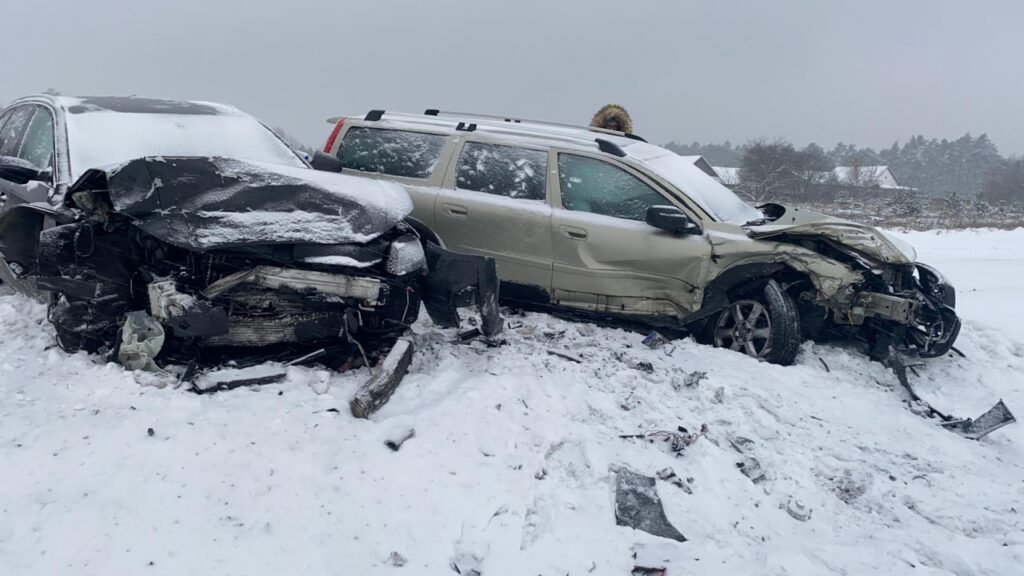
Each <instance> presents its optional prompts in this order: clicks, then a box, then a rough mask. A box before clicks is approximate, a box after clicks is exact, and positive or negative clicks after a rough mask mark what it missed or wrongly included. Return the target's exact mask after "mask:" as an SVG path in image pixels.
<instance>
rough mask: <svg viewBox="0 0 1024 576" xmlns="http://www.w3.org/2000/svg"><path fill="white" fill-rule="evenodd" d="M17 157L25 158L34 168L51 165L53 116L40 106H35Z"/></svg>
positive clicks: (43, 167)
mask: <svg viewBox="0 0 1024 576" xmlns="http://www.w3.org/2000/svg"><path fill="white" fill-rule="evenodd" d="M18 158H21V159H23V160H27V161H29V162H31V163H32V165H33V166H35V167H36V168H38V169H40V170H43V169H46V168H50V167H51V160H52V159H53V117H52V116H50V113H49V112H47V111H46V110H44V109H42V108H36V111H35V114H33V115H32V120H31V121H29V123H28V129H26V130H25V138H24V139H23V141H22V143H21V151H20V152H19V153H18Z"/></svg>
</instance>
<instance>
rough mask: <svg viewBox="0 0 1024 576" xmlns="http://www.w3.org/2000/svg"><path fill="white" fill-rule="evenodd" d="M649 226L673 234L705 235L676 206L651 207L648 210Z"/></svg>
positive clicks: (647, 219)
mask: <svg viewBox="0 0 1024 576" xmlns="http://www.w3.org/2000/svg"><path fill="white" fill-rule="evenodd" d="M646 221H647V224H648V225H650V226H654V227H655V228H657V229H659V230H664V231H666V232H671V233H673V234H695V235H696V234H703V233H704V230H703V229H701V227H700V224H697V223H696V222H694V221H693V220H690V217H689V216H687V215H686V214H684V213H683V211H682V210H680V209H679V208H676V207H675V206H651V207H649V208H648V209H647V217H646Z"/></svg>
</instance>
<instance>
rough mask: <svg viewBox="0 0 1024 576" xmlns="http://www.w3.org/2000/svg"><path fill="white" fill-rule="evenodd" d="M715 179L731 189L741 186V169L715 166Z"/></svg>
mask: <svg viewBox="0 0 1024 576" xmlns="http://www.w3.org/2000/svg"><path fill="white" fill-rule="evenodd" d="M712 169H713V170H714V172H715V174H714V176H715V179H716V180H718V181H719V182H721V183H722V184H725V185H726V186H728V187H729V188H735V187H736V186H739V184H740V169H739V168H738V167H736V166H713V167H712Z"/></svg>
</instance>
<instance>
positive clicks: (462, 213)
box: [444, 204, 469, 218]
mask: <svg viewBox="0 0 1024 576" xmlns="http://www.w3.org/2000/svg"><path fill="white" fill-rule="evenodd" d="M444 210H445V212H447V213H448V215H449V216H455V217H457V218H465V217H466V216H469V210H467V209H466V207H465V206H460V205H458V204H445V205H444Z"/></svg>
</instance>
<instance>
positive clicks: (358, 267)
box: [25, 158, 501, 367]
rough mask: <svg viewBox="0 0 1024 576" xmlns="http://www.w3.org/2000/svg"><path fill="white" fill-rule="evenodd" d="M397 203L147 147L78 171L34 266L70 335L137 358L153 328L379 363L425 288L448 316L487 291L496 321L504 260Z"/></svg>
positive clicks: (490, 327)
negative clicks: (455, 244) (472, 248)
mask: <svg viewBox="0 0 1024 576" xmlns="http://www.w3.org/2000/svg"><path fill="white" fill-rule="evenodd" d="M310 172H312V171H310ZM300 176H301V174H300ZM314 176H315V175H314ZM355 182H356V183H360V182H362V180H356V181H355ZM342 183H345V181H344V180H343V181H342ZM403 194H404V192H403ZM386 208H388V207H387V206H384V207H382V208H381V209H377V208H375V207H374V206H372V205H370V206H369V207H368V206H366V205H364V204H359V203H353V202H352V201H351V200H350V199H347V198H341V199H340V200H339V198H338V197H337V196H336V195H335V194H333V193H332V191H331V190H330V189H325V188H324V185H323V183H322V182H321V181H318V180H316V179H314V181H312V182H306V181H303V179H302V178H299V177H296V176H295V174H279V173H275V172H273V171H270V170H268V169H267V167H266V166H262V165H249V164H245V163H239V162H237V161H224V160H221V159H208V158H187V159H140V160H136V161H133V162H131V163H128V164H127V165H125V166H121V167H118V168H117V169H116V170H107V171H92V172H90V173H88V174H87V175H86V176H85V177H83V179H82V180H81V181H79V183H77V184H76V185H75V186H74V187H73V188H72V189H71V191H70V192H69V194H68V198H67V200H66V205H65V206H64V210H65V211H66V213H67V215H68V217H67V218H65V219H64V222H63V223H61V224H60V225H58V226H55V227H51V228H48V229H46V230H43V231H42V232H41V233H40V234H39V236H38V250H37V258H36V261H35V262H33V263H32V265H31V266H29V267H27V269H26V270H25V273H26V275H30V276H32V277H33V278H35V281H36V285H37V286H38V287H39V289H40V290H44V291H46V292H48V293H49V294H50V306H49V319H50V321H51V322H52V323H53V325H54V327H55V328H56V331H57V335H58V340H59V343H60V344H61V346H62V347H64V348H65V349H69V350H73V349H82V348H84V349H87V350H90V351H101V350H107V351H109V352H110V354H111V357H117V356H116V354H118V351H119V349H120V350H121V351H122V352H124V351H125V350H126V349H128V350H129V352H130V354H126V357H130V358H132V359H133V362H135V364H136V365H139V366H149V365H151V364H148V363H147V362H146V360H147V359H146V358H144V356H145V355H146V354H147V352H146V350H150V349H153V346H149V345H148V344H147V343H146V340H147V339H148V340H155V339H157V338H159V340H160V345H159V346H156V347H155V348H156V349H157V350H158V351H159V354H160V357H161V358H163V359H172V360H183V361H199V362H204V361H209V362H219V361H221V360H224V359H229V358H239V357H255V358H258V359H274V358H280V359H285V358H289V357H291V358H294V357H296V355H298V354H301V353H303V351H304V350H305V351H308V350H309V349H311V348H327V349H330V350H331V351H332V352H333V353H332V354H331V356H332V357H333V358H335V359H337V361H336V362H335V364H336V367H340V366H341V365H342V364H343V363H344V362H345V361H347V360H349V359H355V360H357V361H358V360H362V361H364V362H368V363H369V362H370V359H369V357H372V356H375V355H376V352H377V351H378V350H385V349H387V348H389V347H390V346H391V345H392V344H393V343H394V342H395V341H396V339H397V338H398V337H399V336H400V335H401V334H402V333H403V332H405V331H406V329H407V328H408V327H409V325H410V324H412V323H413V322H414V321H415V320H416V319H417V317H418V315H419V310H420V304H421V302H423V301H426V302H427V304H428V305H427V310H428V312H429V313H430V314H431V316H432V317H434V318H435V320H437V321H438V323H440V324H442V325H451V324H452V323H453V322H454V323H457V322H458V315H457V314H456V310H455V308H456V307H458V306H468V305H474V304H476V305H478V307H479V308H480V310H481V316H482V317H483V318H482V320H483V322H482V324H483V326H484V329H485V330H486V331H490V332H491V333H494V332H496V331H498V330H500V328H501V321H500V318H499V317H498V316H497V314H498V310H497V306H496V305H494V306H491V305H490V303H491V302H492V301H493V302H495V303H496V302H497V294H496V290H497V281H496V276H495V270H494V263H493V261H492V260H488V259H486V258H480V257H466V256H460V255H455V254H452V253H450V252H447V251H445V250H442V249H440V248H438V247H436V246H432V245H427V246H426V247H425V245H424V243H423V242H421V240H420V238H419V236H418V235H417V233H416V232H415V230H414V229H413V228H412V227H410V226H408V225H406V224H405V223H404V222H403V221H402V220H401V218H402V217H404V213H403V212H402V211H401V210H397V211H394V213H385V214H382V212H384V211H385V209H386ZM339 215H340V216H341V218H339ZM321 217H322V218H321ZM332 219H333V220H332ZM325 221H326V222H327V224H326V225H325V224H324V222H325ZM453 268H454V269H455V270H456V272H457V273H451V269H453ZM492 289H493V290H494V291H495V292H494V293H493V294H492V293H490V292H489V291H490V290H492ZM139 313H141V314H142V316H139ZM130 315H135V316H133V321H132V322H126V319H127V318H128V317H129V316H130ZM128 340H130V341H128ZM140 355H141V356H143V357H139V356H140ZM148 360H152V358H149V359H148Z"/></svg>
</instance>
